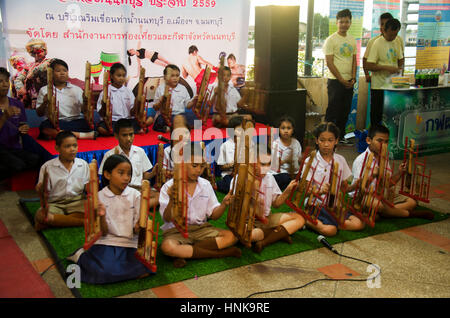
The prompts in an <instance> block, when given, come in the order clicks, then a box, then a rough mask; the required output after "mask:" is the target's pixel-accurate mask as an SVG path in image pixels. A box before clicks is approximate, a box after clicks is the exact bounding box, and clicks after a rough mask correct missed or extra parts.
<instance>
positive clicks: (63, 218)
mask: <svg viewBox="0 0 450 318" xmlns="http://www.w3.org/2000/svg"><path fill="white" fill-rule="evenodd" d="M56 151H58V153H59V156H58V157H57V158H55V159H51V160H49V161H47V162H46V163H44V164H43V165H42V167H41V170H40V172H39V181H38V184H37V185H36V191H37V192H39V193H40V192H42V191H43V188H42V187H43V184H42V182H43V178H44V171H45V169H47V172H48V185H47V191H48V194H49V195H48V215H47V217H45V215H44V211H43V210H42V209H39V210H38V211H37V212H36V215H35V229H36V230H38V231H40V230H42V229H44V228H46V227H47V226H54V227H67V226H83V224H84V198H83V191H84V188H85V185H86V184H87V183H88V182H89V166H88V164H87V162H86V161H84V160H83V159H80V158H76V155H77V151H78V143H77V138H76V137H75V135H74V134H73V133H71V132H70V131H61V132H60V133H58V135H56Z"/></svg>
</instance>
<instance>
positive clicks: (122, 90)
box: [97, 63, 141, 136]
mask: <svg viewBox="0 0 450 318" xmlns="http://www.w3.org/2000/svg"><path fill="white" fill-rule="evenodd" d="M109 76H110V78H111V85H109V86H108V98H109V99H110V103H111V107H112V129H113V131H114V126H115V125H116V122H117V121H118V120H119V119H122V118H126V119H132V122H133V128H134V132H135V133H138V132H140V130H141V127H140V126H139V124H138V122H137V121H136V119H134V117H133V115H134V113H135V110H136V109H137V108H136V103H137V101H136V98H135V97H134V95H133V92H132V91H131V89H129V88H128V87H126V86H125V83H126V77H127V70H126V68H125V66H124V65H123V64H121V63H115V64H113V66H111V70H110V73H109ZM97 111H98V113H99V115H100V116H101V117H103V118H104V117H105V115H106V104H105V103H104V102H103V91H102V92H101V93H100V95H99V97H98V100H97ZM98 132H99V133H100V135H102V136H110V135H111V134H110V133H109V131H108V128H107V127H106V124H105V122H104V121H101V122H100V123H99V125H98Z"/></svg>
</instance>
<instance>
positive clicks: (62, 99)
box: [36, 82, 83, 121]
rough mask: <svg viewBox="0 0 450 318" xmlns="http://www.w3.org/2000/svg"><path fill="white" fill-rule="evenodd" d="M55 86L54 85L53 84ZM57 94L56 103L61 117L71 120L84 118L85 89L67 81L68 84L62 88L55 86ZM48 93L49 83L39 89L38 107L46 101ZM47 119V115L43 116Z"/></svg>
mask: <svg viewBox="0 0 450 318" xmlns="http://www.w3.org/2000/svg"><path fill="white" fill-rule="evenodd" d="M53 87H54V86H53ZM54 89H55V92H54V94H56V105H57V106H58V111H59V119H61V120H66V121H71V120H76V119H80V118H83V114H82V113H81V109H82V106H83V90H82V89H81V88H79V87H78V86H76V85H73V84H71V83H69V82H67V86H66V87H63V88H62V89H58V88H56V87H54ZM45 95H47V85H45V86H44V87H42V88H41V89H40V90H39V94H38V97H37V100H36V108H38V107H40V106H41V105H42V103H43V102H44V96H45ZM43 117H44V118H45V119H46V118H47V116H43Z"/></svg>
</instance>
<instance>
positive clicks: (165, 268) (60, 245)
mask: <svg viewBox="0 0 450 318" xmlns="http://www.w3.org/2000/svg"><path fill="white" fill-rule="evenodd" d="M217 196H218V199H219V201H222V200H223V198H224V195H223V194H221V193H217ZM20 203H21V206H22V208H23V209H24V211H25V212H26V214H27V215H28V217H29V219H30V220H31V222H32V223H33V218H34V214H35V213H36V211H37V210H38V208H39V206H40V204H39V201H36V200H22V199H21V201H20ZM287 211H291V209H290V208H289V207H288V206H287V205H283V206H281V207H280V208H278V209H273V212H275V213H277V212H287ZM434 213H435V218H434V220H433V221H428V220H424V219H381V220H379V221H378V222H377V223H376V225H375V228H370V227H366V228H365V229H364V230H363V231H361V232H351V231H342V230H341V231H339V232H338V234H337V235H336V236H335V237H331V238H328V239H327V240H328V241H329V242H330V244H336V243H341V242H345V241H350V240H355V239H360V238H364V237H368V236H371V235H375V234H381V233H387V232H393V231H397V230H401V229H404V228H408V227H412V226H417V225H422V224H426V223H430V222H437V221H442V220H445V219H447V218H448V215H447V214H443V213H438V212H434ZM156 214H157V222H159V223H160V226H161V225H162V224H163V223H162V220H161V218H160V216H159V213H156ZM225 220H226V213H224V215H223V216H222V217H221V218H220V219H219V220H216V221H210V222H211V224H213V225H214V226H217V227H220V228H227V227H226V225H225ZM41 234H42V236H43V238H44V239H45V240H46V243H47V246H48V247H49V249H50V251H51V252H52V253H53V254H54V258H56V257H57V258H58V259H61V262H60V264H59V267H58V268H59V271H60V273H61V275H62V276H63V277H66V275H67V274H65V268H66V267H67V266H68V265H69V264H71V263H70V262H67V261H66V260H65V257H66V256H68V255H69V254H71V253H72V252H74V251H75V250H76V249H78V248H79V247H81V246H82V245H83V243H84V231H83V228H82V227H78V228H52V229H46V230H44V231H42V233H41ZM316 238H317V233H314V232H312V231H310V230H301V231H299V232H297V233H294V234H293V235H292V241H293V244H291V245H289V244H286V243H284V242H277V243H275V244H272V245H270V246H267V247H266V248H265V249H264V250H263V251H262V253H261V254H256V253H253V252H252V251H251V250H250V249H247V248H245V247H243V246H242V245H240V244H238V246H239V247H240V248H241V249H242V257H241V258H240V259H237V258H234V257H227V258H221V259H202V260H188V262H187V265H186V266H185V267H184V268H174V267H173V265H172V261H171V259H170V258H169V257H167V256H165V255H164V254H162V252H161V250H160V249H158V256H157V266H158V270H157V273H156V274H155V275H152V276H150V277H146V278H143V279H137V280H132V281H126V282H121V283H115V284H107V285H91V284H85V283H81V288H79V289H72V292H73V294H74V295H75V296H76V297H89V298H91V297H92V298H93V297H102V298H108V297H115V296H121V295H126V294H130V293H134V292H138V291H141V290H145V289H149V288H154V287H158V286H161V285H166V284H170V283H175V282H178V281H182V280H186V279H191V278H195V277H196V276H197V277H200V276H204V275H208V274H212V273H216V272H220V271H223V270H227V269H231V268H236V267H240V266H245V265H249V264H253V263H258V262H262V261H266V260H271V259H275V258H279V257H282V256H286V255H292V254H296V253H299V252H302V251H307V250H312V249H316V248H320V247H323V245H321V244H320V243H319V242H317V239H316ZM161 241H162V235H160V236H159V243H158V244H161Z"/></svg>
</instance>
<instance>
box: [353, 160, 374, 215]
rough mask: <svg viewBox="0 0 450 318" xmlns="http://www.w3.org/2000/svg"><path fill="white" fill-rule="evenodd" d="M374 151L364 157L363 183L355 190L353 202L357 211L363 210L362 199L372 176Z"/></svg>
mask: <svg viewBox="0 0 450 318" xmlns="http://www.w3.org/2000/svg"><path fill="white" fill-rule="evenodd" d="M373 157H374V156H373V153H372V152H371V153H370V154H369V155H367V154H366V157H365V158H364V162H363V166H362V168H361V173H360V179H361V178H362V179H361V183H360V185H359V187H358V188H357V189H356V190H355V195H354V197H353V202H352V206H353V207H354V209H355V210H356V211H360V210H361V205H362V201H363V198H364V196H365V195H366V191H367V188H368V187H367V183H368V181H369V178H370V171H371V170H372V171H373V169H372V162H373Z"/></svg>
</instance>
